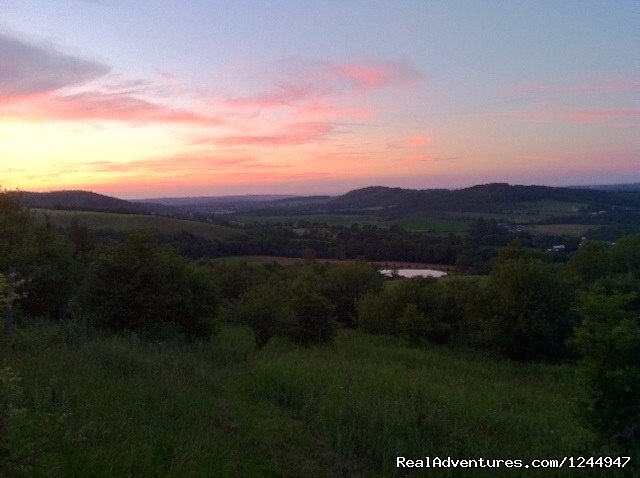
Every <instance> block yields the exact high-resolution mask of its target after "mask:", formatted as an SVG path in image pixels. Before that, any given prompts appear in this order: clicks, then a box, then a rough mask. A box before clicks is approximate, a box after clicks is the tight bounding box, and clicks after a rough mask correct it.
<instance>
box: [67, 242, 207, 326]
mask: <svg viewBox="0 0 640 478" xmlns="http://www.w3.org/2000/svg"><path fill="white" fill-rule="evenodd" d="M217 303H218V293H217V291H216V289H215V287H214V285H213V283H212V281H211V279H210V278H209V276H208V275H207V274H206V273H205V272H204V271H203V270H202V269H199V268H198V267H197V266H195V265H194V264H192V263H190V262H189V261H187V260H186V259H184V258H182V257H180V256H179V255H177V254H176V253H175V252H173V251H171V250H170V249H166V248H161V247H158V246H156V245H154V244H153V242H152V241H151V239H150V237H149V236H146V235H134V236H130V237H129V238H128V239H127V240H126V241H125V242H124V243H122V244H118V245H116V246H113V247H110V248H107V249H105V250H104V251H103V252H102V254H101V255H100V257H99V258H98V259H97V260H96V261H95V262H93V263H92V264H91V267H90V269H89V271H88V275H87V279H86V281H85V284H84V288H83V290H82V292H81V294H80V296H79V304H80V306H81V308H82V309H83V310H84V311H85V312H87V313H89V314H90V315H93V316H94V317H96V319H97V320H98V321H99V323H101V324H103V325H105V326H107V327H109V328H111V329H114V330H122V329H132V330H140V331H141V332H142V333H143V334H145V335H149V336H153V337H159V338H166V337H168V336H170V335H171V334H173V333H176V332H177V333H182V334H184V335H186V336H187V337H188V338H190V339H193V338H196V337H208V336H209V335H210V334H211V332H212V331H213V325H214V322H213V319H214V316H215V311H216V307H217Z"/></svg>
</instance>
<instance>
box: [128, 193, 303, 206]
mask: <svg viewBox="0 0 640 478" xmlns="http://www.w3.org/2000/svg"><path fill="white" fill-rule="evenodd" d="M295 197H299V196H294V195H291V194H245V195H234V196H194V197H172V198H150V199H137V200H134V201H133V202H136V203H143V204H147V203H155V204H164V205H167V206H182V207H184V206H219V205H220V204H232V203H245V202H268V201H278V200H281V199H289V198H295Z"/></svg>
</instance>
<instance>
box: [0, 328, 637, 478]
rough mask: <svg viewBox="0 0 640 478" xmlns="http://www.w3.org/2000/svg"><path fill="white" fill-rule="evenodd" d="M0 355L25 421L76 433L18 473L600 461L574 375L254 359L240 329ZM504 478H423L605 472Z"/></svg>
mask: <svg viewBox="0 0 640 478" xmlns="http://www.w3.org/2000/svg"><path fill="white" fill-rule="evenodd" d="M0 354H1V356H2V357H1V358H2V362H3V364H4V365H9V366H10V367H11V368H12V369H13V370H14V371H15V372H16V373H18V374H19V375H20V376H21V377H22V380H21V383H20V386H21V388H22V390H23V405H24V408H25V410H27V411H28V412H29V411H32V410H33V411H36V409H37V408H38V407H40V408H42V407H43V404H45V405H46V407H47V409H48V410H51V409H52V407H53V408H55V407H58V409H57V411H56V410H55V409H54V410H53V411H54V412H56V413H54V414H53V416H58V415H64V416H65V417H66V419H65V420H66V421H65V425H64V426H65V427H67V432H68V433H66V434H65V436H66V435H71V436H72V439H70V440H67V439H64V440H63V439H60V438H59V439H58V440H59V441H58V442H56V443H52V445H53V447H52V451H51V453H49V454H48V455H47V456H46V459H45V458H43V459H42V460H39V463H37V464H36V466H34V467H33V468H32V469H31V470H30V471H29V473H26V474H25V475H24V476H65V477H86V476H92V477H113V476H145V477H146V476H157V477H160V476H163V477H164V476H167V477H184V476H204V477H210V476H213V477H236V476H237V477H252V476H256V477H259V476H260V477H261V476H283V477H327V476H328V477H331V476H336V477H337V476H349V477H376V476H413V474H411V475H408V474H407V471H406V470H396V469H395V466H394V465H395V459H396V456H406V457H409V458H420V457H424V456H436V455H437V456H444V457H446V456H451V457H453V458H480V457H482V458H514V459H524V460H528V459H533V458H560V457H563V456H565V455H574V456H577V455H593V454H596V452H597V451H598V450H597V449H596V448H595V447H594V445H593V437H592V435H591V434H590V433H589V432H588V431H586V430H584V429H583V428H581V427H580V425H578V424H577V423H576V421H575V420H574V416H573V413H574V409H575V408H574V404H573V399H574V398H573V397H574V393H575V384H574V371H573V368H572V367H571V366H569V365H563V366H550V365H543V364H539V365H527V364H518V363H513V362H509V361H505V360H501V359H498V358H493V357H491V356H488V355H486V353H484V352H477V351H473V350H465V349H455V348H443V347H432V348H426V349H416V348H409V347H406V346H405V345H403V344H402V343H401V342H398V341H397V340H396V339H394V338H387V337H372V336H368V335H366V334H363V333H360V332H357V331H347V330H342V331H340V334H339V335H338V338H337V341H336V343H335V344H334V345H333V346H330V347H311V348H301V347H296V346H294V345H292V344H290V343H289V342H286V341H284V340H277V341H274V342H272V343H270V344H269V345H268V346H267V347H265V348H264V349H263V350H262V351H260V352H255V351H254V350H253V341H252V337H251V334H250V333H249V331H248V330H245V329H243V328H238V327H229V326H226V327H223V328H222V330H221V333H220V334H219V335H217V336H216V337H214V338H212V339H211V341H209V342H207V343H191V344H190V343H185V342H180V341H171V342H164V343H149V342H144V341H141V340H139V339H138V338H137V337H136V336H135V335H126V336H115V335H102V334H100V333H98V332H90V331H87V330H86V329H85V328H83V327H82V325H81V324H76V325H59V324H51V323H36V324H32V325H30V326H27V327H23V329H22V330H21V331H19V333H18V335H17V336H16V339H15V341H14V344H13V345H12V346H11V347H8V346H6V345H3V346H2V347H1V348H0ZM52 436H54V435H52ZM55 436H58V437H59V436H60V434H58V435H55ZM497 471H498V473H497V474H496V470H490V471H489V472H487V470H467V471H466V472H465V473H464V474H461V471H460V470H459V469H458V470H439V471H438V472H434V470H433V469H431V470H427V471H426V472H423V475H424V476H573V475H571V473H570V472H571V471H574V472H580V473H576V476H578V475H580V476H602V475H601V474H599V473H598V472H599V471H600V470H597V469H596V470H595V471H594V470H584V469H581V470H566V469H565V470H564V471H563V472H560V473H556V470H544V471H537V472H533V471H531V472H530V473H529V474H527V473H521V472H518V473H511V474H510V475H507V474H505V473H506V472H504V470H497ZM520 471H523V470H520ZM585 472H587V473H585ZM589 473H591V474H589ZM418 475H420V473H418ZM611 476H615V475H614V474H611ZM628 476H631V475H628Z"/></svg>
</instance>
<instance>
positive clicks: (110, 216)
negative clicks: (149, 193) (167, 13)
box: [34, 209, 243, 240]
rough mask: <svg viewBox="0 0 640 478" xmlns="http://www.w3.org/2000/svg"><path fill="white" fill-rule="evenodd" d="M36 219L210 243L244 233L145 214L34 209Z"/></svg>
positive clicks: (63, 225)
mask: <svg viewBox="0 0 640 478" xmlns="http://www.w3.org/2000/svg"><path fill="white" fill-rule="evenodd" d="M34 212H35V214H36V217H39V218H41V219H43V218H44V217H45V216H46V217H47V218H48V219H49V221H50V222H51V224H53V225H54V226H58V227H68V226H69V225H70V224H71V222H72V221H73V220H74V219H77V221H78V223H79V224H82V225H84V226H86V227H87V228H89V229H94V230H97V229H113V230H116V231H123V232H131V231H138V230H143V229H156V230H158V231H159V232H161V233H164V234H175V233H178V232H180V231H186V232H188V233H190V234H193V235H194V236H200V237H203V238H205V239H209V240H222V239H227V238H229V237H231V236H233V235H237V234H243V231H242V230H240V229H234V228H232V227H227V226H220V225H218V224H209V223H205V222H197V221H188V220H184V219H175V218H171V217H163V216H151V215H145V214H118V213H109V212H93V211H63V210H57V209H35V210H34Z"/></svg>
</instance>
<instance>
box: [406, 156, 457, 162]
mask: <svg viewBox="0 0 640 478" xmlns="http://www.w3.org/2000/svg"><path fill="white" fill-rule="evenodd" d="M455 159H457V158H454V157H440V156H431V155H429V154H416V155H412V156H408V157H407V158H405V160H404V162H406V163H433V162H439V161H453V160H455Z"/></svg>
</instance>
